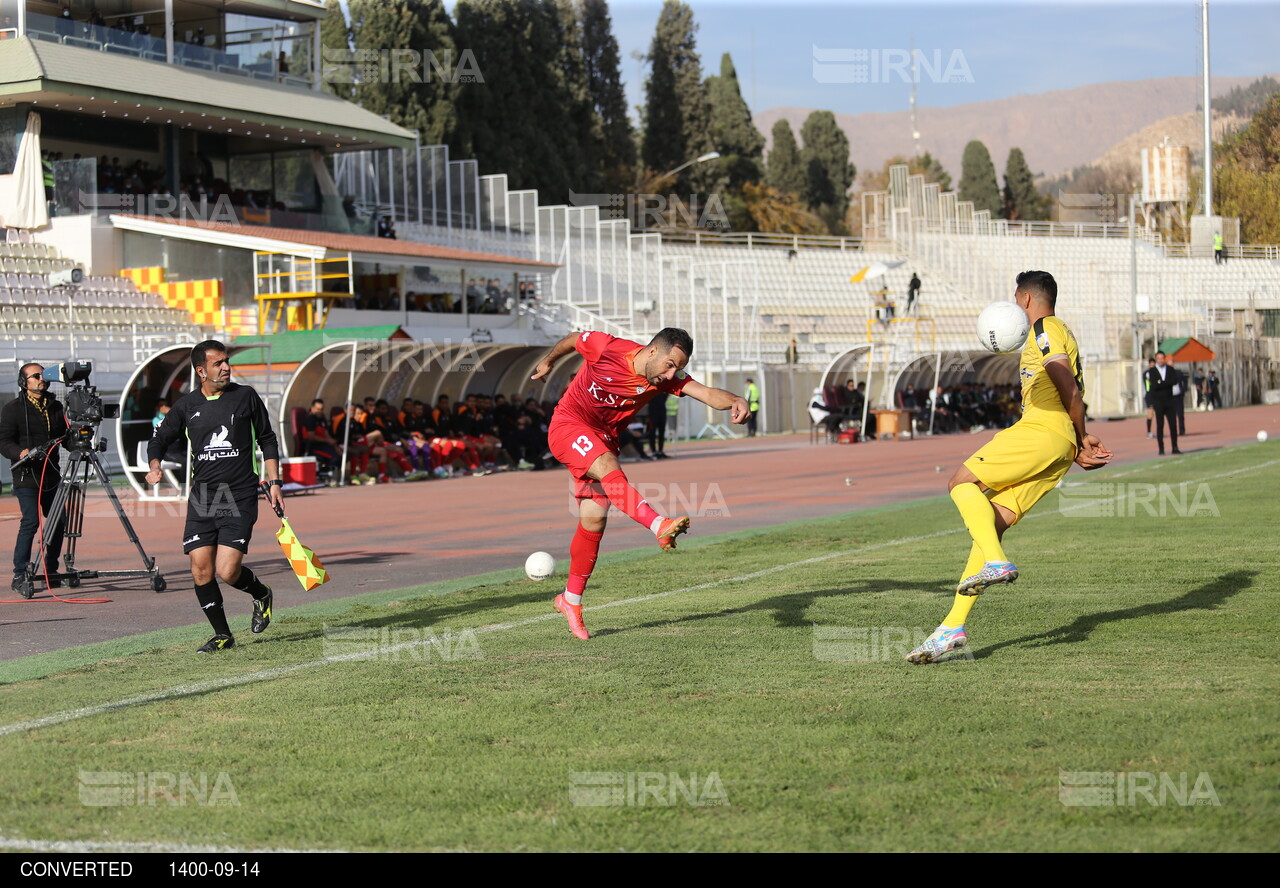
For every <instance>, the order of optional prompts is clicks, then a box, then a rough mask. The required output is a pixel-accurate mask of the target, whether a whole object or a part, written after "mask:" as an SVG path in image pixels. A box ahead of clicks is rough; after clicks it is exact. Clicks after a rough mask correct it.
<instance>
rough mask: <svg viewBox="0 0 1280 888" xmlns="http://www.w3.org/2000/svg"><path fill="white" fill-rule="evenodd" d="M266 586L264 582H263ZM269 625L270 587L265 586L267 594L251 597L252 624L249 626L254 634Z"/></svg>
mask: <svg viewBox="0 0 1280 888" xmlns="http://www.w3.org/2000/svg"><path fill="white" fill-rule="evenodd" d="M263 585H264V586H266V583H263ZM270 625H271V587H270V586H267V594H266V595H264V596H262V597H261V598H255V599H253V624H252V625H251V626H250V627H249V628H250V629H251V630H253V633H254V634H255V635H256V634H258V633H259V632H262V631H264V630H265V629H266V628H267V627H268V626H270Z"/></svg>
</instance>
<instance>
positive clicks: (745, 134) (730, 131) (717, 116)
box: [707, 52, 764, 192]
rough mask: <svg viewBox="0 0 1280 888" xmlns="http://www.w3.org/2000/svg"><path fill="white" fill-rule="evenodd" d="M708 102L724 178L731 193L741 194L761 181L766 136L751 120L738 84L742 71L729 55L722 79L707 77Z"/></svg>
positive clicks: (724, 60) (722, 63) (724, 61)
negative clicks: (735, 66)
mask: <svg viewBox="0 0 1280 888" xmlns="http://www.w3.org/2000/svg"><path fill="white" fill-rule="evenodd" d="M707 102H708V105H709V106H710V109H711V147H712V149H713V150H715V151H718V152H720V156H721V158H722V160H721V161H720V164H719V167H720V170H721V171H722V178H723V179H724V182H725V185H726V187H727V188H729V190H731V191H734V192H737V191H740V190H741V189H742V186H743V185H744V184H746V183H747V182H757V181H759V179H760V167H761V163H762V160H763V154H764V136H762V135H760V131H759V130H758V129H756V125H755V123H754V122H753V121H752V120H751V109H750V108H748V107H747V103H746V101H745V100H744V99H743V98H742V91H741V89H740V87H739V85H738V72H737V71H736V70H734V67H733V59H732V58H730V57H729V53H727V52H726V53H725V54H724V56H723V57H722V58H721V59H720V76H719V77H708V78H707Z"/></svg>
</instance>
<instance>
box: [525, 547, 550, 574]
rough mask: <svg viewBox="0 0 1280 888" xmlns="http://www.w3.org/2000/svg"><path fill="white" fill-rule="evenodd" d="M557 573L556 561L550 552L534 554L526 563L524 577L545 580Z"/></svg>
mask: <svg viewBox="0 0 1280 888" xmlns="http://www.w3.org/2000/svg"><path fill="white" fill-rule="evenodd" d="M555 572H556V560H555V559H554V558H552V557H551V553H550V552H534V553H533V554H532V555H530V556H529V557H528V558H526V559H525V562H524V575H525V576H526V577H528V578H529V579H531V580H545V579H546V578H547V577H549V576H551V575H552V574H554V573H555Z"/></svg>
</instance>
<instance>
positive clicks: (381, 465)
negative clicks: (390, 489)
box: [378, 459, 387, 477]
mask: <svg viewBox="0 0 1280 888" xmlns="http://www.w3.org/2000/svg"><path fill="white" fill-rule="evenodd" d="M385 474H387V461H386V460H385V459H380V460H378V477H382V476H383V475H385Z"/></svg>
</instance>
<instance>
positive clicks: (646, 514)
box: [531, 327, 751, 639]
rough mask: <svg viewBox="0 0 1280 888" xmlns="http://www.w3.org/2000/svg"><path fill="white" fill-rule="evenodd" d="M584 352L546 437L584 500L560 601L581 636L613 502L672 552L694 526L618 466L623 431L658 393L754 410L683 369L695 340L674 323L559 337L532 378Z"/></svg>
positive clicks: (737, 417) (741, 418)
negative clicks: (649, 498) (620, 334)
mask: <svg viewBox="0 0 1280 888" xmlns="http://www.w3.org/2000/svg"><path fill="white" fill-rule="evenodd" d="M573 351H577V352H578V353H579V354H581V355H582V357H583V359H584V363H583V365H582V368H581V369H580V370H579V371H578V373H577V375H575V376H574V377H573V381H572V382H570V383H569V387H568V389H566V390H565V393H564V397H563V398H561V399H560V403H559V404H557V405H556V411H555V414H554V415H553V416H552V418H551V426H550V428H549V429H548V430H547V443H548V445H549V446H550V448H551V453H552V455H553V456H555V458H556V459H558V460H560V462H562V463H564V465H565V467H566V468H568V469H569V471H570V472H571V473H572V475H573V478H574V481H575V482H576V483H575V487H574V496H575V497H576V498H577V500H578V530H577V532H576V533H575V534H574V536H573V543H572V544H571V545H570V546H569V582H568V583H567V585H566V586H565V590H564V592H563V593H562V594H561V595H558V596H556V600H555V608H556V610H558V611H560V613H562V614H564V616H565V619H567V620H568V621H569V629H570V631H572V632H573V634H574V635H576V636H577V637H578V638H583V639H585V638H590V637H591V635H590V633H588V632H587V627H586V625H584V624H583V622H582V593H583V592H584V591H585V590H586V588H587V580H588V579H590V578H591V571H592V569H593V568H594V567H595V565H596V557H597V556H598V554H599V552H600V540H601V538H602V537H603V536H604V528H605V523H606V517H607V516H608V514H609V506H610V505H613V506H614V507H615V508H617V509H618V511H620V512H623V513H625V514H626V515H628V516H630V517H631V518H632V519H633V520H634V521H636V522H637V523H639V524H640V525H642V526H643V527H646V528H648V529H649V531H650V532H651V533H653V535H654V536H656V537H657V538H658V545H659V546H661V547H662V548H663V549H665V550H667V551H671V550H673V549H675V547H676V537H677V536H679V535H680V534H682V533H685V532H687V531H688V530H689V519H688V518H687V517H680V518H664V517H663V516H661V515H659V514H658V513H657V512H655V511H654V510H653V509H652V508H651V507H650V506H649V504H648V503H647V502H645V500H644V499H642V498H641V497H640V494H639V493H638V492H637V491H636V489H635V488H634V487H632V486H631V483H630V482H629V481H628V480H627V476H626V474H625V473H623V471H622V469H621V468H619V467H618V431H619V430H620V429H622V428H624V427H625V426H626V424H627V421H628V420H630V419H631V417H632V416H634V415H635V414H636V413H637V412H638V411H639V410H640V408H641V407H643V406H644V405H645V404H647V403H649V401H651V400H652V399H653V398H655V397H657V396H658V395H659V394H661V395H663V396H665V395H669V394H670V395H679V396H682V397H683V396H686V395H687V396H689V397H691V398H695V399H696V400H699V401H701V402H702V403H704V404H706V405H708V406H709V407H712V408H714V409H716V410H728V411H729V412H730V418H731V419H732V420H733V421H734V422H735V423H737V424H739V425H741V424H742V423H744V422H746V421H747V419H748V417H750V415H751V411H750V410H749V409H748V407H747V402H746V401H745V400H743V399H742V398H740V397H739V396H737V395H735V394H733V393H732V392H727V391H725V390H723V389H714V388H708V387H707V386H705V385H702V384H701V383H699V382H695V381H694V380H693V379H691V378H690V377H689V375H688V374H687V373H685V372H684V368H685V365H686V364H688V363H689V356H690V355H691V354H693V339H692V338H690V336H689V334H688V333H686V332H685V331H684V330H679V329H677V328H675V327H667V328H666V329H665V330H662V331H661V332H659V333H658V335H657V336H655V337H653V341H652V342H650V343H649V344H648V345H641V344H640V343H638V342H632V341H630V340H628V339H618V338H616V337H613V336H610V335H609V334H608V333H601V332H599V331H596V330H587V331H586V332H584V333H573V334H571V335H569V336H566V337H565V338H564V339H562V340H560V341H559V342H558V343H556V345H555V347H554V348H552V349H551V351H550V352H549V353H548V354H547V356H546V357H545V358H543V359H542V361H541V362H540V363H539V364H538V367H537V369H536V371H535V372H534V374H533V376H532V377H531V378H532V379H545V378H546V377H547V375H548V374H549V373H550V372H551V368H552V367H554V366H555V363H556V361H558V360H560V359H561V358H563V357H564V356H565V355H567V354H569V353H570V352H573Z"/></svg>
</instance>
